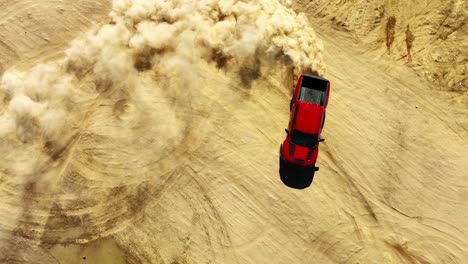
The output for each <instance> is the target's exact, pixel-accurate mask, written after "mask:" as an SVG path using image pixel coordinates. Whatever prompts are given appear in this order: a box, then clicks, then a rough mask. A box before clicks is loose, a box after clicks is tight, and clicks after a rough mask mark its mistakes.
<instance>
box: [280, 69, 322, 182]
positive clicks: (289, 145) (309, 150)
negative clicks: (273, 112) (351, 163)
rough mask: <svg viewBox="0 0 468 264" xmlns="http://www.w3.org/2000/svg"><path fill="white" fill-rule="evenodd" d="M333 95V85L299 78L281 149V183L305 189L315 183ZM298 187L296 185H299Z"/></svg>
mask: <svg viewBox="0 0 468 264" xmlns="http://www.w3.org/2000/svg"><path fill="white" fill-rule="evenodd" d="M329 94H330V82H329V81H328V80H326V79H323V78H320V77H318V76H314V75H307V74H303V75H301V76H300V77H299V79H298V81H297V84H296V86H295V89H294V93H293V96H292V98H291V105H290V118H289V125H288V129H286V133H287V136H286V139H285V140H284V142H283V144H281V147H280V176H281V180H282V181H283V182H284V183H285V184H287V185H289V186H291V185H293V184H291V182H295V183H302V185H301V184H299V186H291V187H296V188H305V187H308V186H310V184H311V183H312V180H313V177H314V174H315V171H317V170H318V167H316V166H315V163H316V161H317V156H318V152H319V142H320V141H321V140H320V134H321V132H322V129H323V126H324V123H325V114H326V108H327V105H328V98H329ZM296 185H297V184H296Z"/></svg>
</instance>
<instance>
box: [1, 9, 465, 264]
mask: <svg viewBox="0 0 468 264" xmlns="http://www.w3.org/2000/svg"><path fill="white" fill-rule="evenodd" d="M110 4H111V3H109V2H104V1H103V2H101V3H94V1H45V0H44V1H40V3H39V2H38V1H16V2H15V4H11V3H8V1H0V6H1V7H2V8H1V9H0V10H4V11H0V12H2V13H1V14H0V17H2V18H1V19H0V44H1V45H0V54H1V57H0V63H1V67H2V68H3V70H4V71H6V70H8V69H10V68H11V67H15V68H19V69H22V70H26V71H28V69H29V68H30V67H32V66H33V65H36V64H37V63H38V62H48V61H51V60H54V59H58V58H61V57H62V56H63V52H64V50H65V49H66V48H67V43H68V42H69V41H70V40H72V39H73V38H74V37H76V36H78V35H79V34H81V33H83V32H85V31H86V30H88V28H89V27H90V26H91V24H92V23H93V22H96V23H108V21H109V19H108V18H107V17H106V14H107V13H109V11H110V9H111V7H110ZM309 19H310V23H311V25H312V26H313V28H314V29H315V31H316V32H317V34H318V36H319V37H320V38H321V39H322V40H323V45H324V57H323V60H324V62H325V64H326V66H327V72H326V74H325V77H327V78H329V79H330V81H331V84H332V90H331V93H332V94H331V99H330V105H329V108H328V114H327V121H326V122H327V123H326V125H325V129H324V136H325V138H326V141H325V142H324V143H323V144H322V145H321V149H320V151H321V153H320V155H319V159H318V165H319V166H320V171H319V173H317V174H316V177H315V179H314V183H313V184H312V186H311V187H310V188H308V189H306V190H294V189H290V188H287V187H286V186H284V185H283V184H282V183H281V181H280V180H279V175H278V148H279V144H280V142H281V140H282V139H283V137H284V128H285V127H286V126H287V122H288V118H289V113H288V107H289V99H290V98H289V96H290V92H291V91H290V83H289V81H290V80H289V78H290V77H289V76H290V73H289V71H288V68H287V67H285V66H284V65H283V64H281V63H279V62H278V63H272V64H270V65H264V64H262V68H261V71H260V73H258V76H256V77H255V78H248V80H247V82H251V83H248V84H247V85H246V83H245V82H246V80H245V79H243V78H239V73H238V72H237V71H231V70H230V69H232V68H230V67H229V66H228V67H226V68H222V69H219V68H217V67H215V66H214V65H212V64H209V63H201V64H200V65H198V64H197V67H194V68H193V69H192V72H191V73H190V74H191V75H190V77H191V79H190V81H191V82H194V83H196V85H195V86H193V85H192V86H191V85H190V84H188V83H186V82H184V81H181V82H179V81H178V80H179V79H181V77H180V76H177V75H171V74H170V73H165V72H152V71H142V72H138V73H136V74H138V76H139V78H141V80H142V81H141V85H137V86H135V87H133V89H132V90H131V91H129V92H127V93H130V94H131V96H128V94H127V93H125V94H127V95H126V96H125V97H122V96H121V95H120V93H121V92H115V91H113V90H112V89H111V88H109V89H103V90H99V86H98V85H96V87H94V86H93V85H94V84H93V76H90V74H89V73H87V74H85V77H83V78H82V79H81V80H80V82H79V86H78V87H80V89H81V90H80V92H79V94H85V95H83V96H82V97H80V98H81V100H80V108H78V109H75V110H74V111H75V112H76V114H75V113H73V116H75V115H76V116H77V118H78V117H79V122H75V123H73V122H72V124H73V126H71V127H70V129H69V130H70V131H71V132H67V133H65V134H67V135H68V133H69V134H71V135H72V136H70V141H69V142H68V143H67V145H66V146H67V147H66V148H65V149H59V150H55V149H54V147H53V146H52V147H50V146H49V145H48V144H47V143H45V148H46V149H50V151H51V152H52V154H51V157H52V160H51V161H47V162H44V163H43V164H45V165H44V166H37V167H33V168H40V169H41V170H34V171H33V172H31V173H30V174H31V175H32V176H30V177H29V176H28V177H29V178H26V179H23V178H21V177H19V176H18V175H15V173H14V172H12V171H11V169H10V167H9V166H8V163H15V162H16V163H17V164H19V165H17V166H21V164H23V163H21V162H23V161H24V162H27V161H29V160H33V159H34V157H31V156H27V155H26V154H24V155H23V154H22V155H23V156H20V155H19V154H18V153H23V152H21V151H20V150H24V153H27V152H28V151H31V152H30V153H34V150H35V149H34V148H33V145H34V144H36V141H34V140H33V141H28V138H27V137H26V138H25V139H24V140H23V142H19V143H18V142H16V141H15V140H16V139H15V140H13V139H11V140H10V137H13V138H16V136H17V135H18V134H16V135H15V134H13V135H9V134H6V135H7V136H4V137H3V138H2V141H0V150H2V151H3V152H4V153H6V154H5V156H4V158H3V160H4V161H5V162H3V163H0V164H2V166H1V167H0V200H1V202H0V248H1V250H0V252H2V253H1V254H0V261H1V262H3V263H465V262H467V261H468V238H467V237H468V236H467V233H468V224H467V221H466V216H467V213H468V210H467V208H468V206H467V203H468V202H467V201H468V184H467V183H466V179H467V171H468V158H467V155H466V154H467V153H468V143H467V139H468V131H467V130H468V115H467V114H468V108H467V106H466V104H464V103H463V102H461V101H460V100H457V99H456V98H455V99H454V95H453V94H452V93H449V92H443V91H439V89H436V88H435V87H434V84H431V83H429V82H428V81H427V80H426V79H425V78H423V77H420V76H418V75H417V74H416V73H415V72H414V71H413V70H411V69H410V68H408V67H407V66H404V65H397V64H395V63H393V62H392V61H391V60H387V59H385V58H382V57H381V56H379V52H378V51H370V50H369V49H368V47H367V46H366V45H365V44H363V43H361V42H358V41H356V40H355V39H354V38H353V37H350V35H349V33H348V32H344V31H339V30H336V28H335V27H334V26H333V25H332V24H328V23H325V22H323V21H322V20H317V19H316V18H314V17H313V16H312V13H310V17H309ZM57 21H60V23H57ZM23 31H24V32H25V33H24V34H23V33H22V32H23ZM241 69H242V68H241ZM240 72H241V73H244V74H247V73H250V71H248V69H247V72H245V71H244V72H242V71H240ZM247 75H249V74H247ZM93 87H94V88H95V89H96V90H98V93H97V92H94V90H93V89H94V88H93ZM187 87H190V88H191V89H186V88H187ZM456 96H461V95H459V94H457V95H456ZM4 98H6V97H4ZM122 98H125V99H122ZM7 102H8V101H7V100H6V99H5V100H4V103H2V105H1V107H0V114H2V115H5V113H7V107H8V106H7ZM136 102H138V104H137V103H136ZM0 132H1V131H0ZM64 137H65V136H64ZM12 142H13V143H12ZM31 142H32V143H31ZM15 144H16V145H15ZM38 144H39V143H38ZM20 161H21V162H20ZM38 162H40V160H39V161H38ZM41 164H42V163H41ZM18 171H21V170H18Z"/></svg>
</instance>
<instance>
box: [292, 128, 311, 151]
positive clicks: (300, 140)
mask: <svg viewBox="0 0 468 264" xmlns="http://www.w3.org/2000/svg"><path fill="white" fill-rule="evenodd" d="M291 141H292V142H293V143H294V144H296V145H300V146H303V147H308V148H314V147H315V146H316V145H317V142H318V138H317V135H316V134H307V133H302V132H301V131H299V130H295V131H294V132H293V134H292V136H291Z"/></svg>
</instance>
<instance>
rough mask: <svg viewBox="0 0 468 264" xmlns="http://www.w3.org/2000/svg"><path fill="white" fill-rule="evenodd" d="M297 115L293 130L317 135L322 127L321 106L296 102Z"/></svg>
mask: <svg viewBox="0 0 468 264" xmlns="http://www.w3.org/2000/svg"><path fill="white" fill-rule="evenodd" d="M295 105H296V107H298V109H297V114H296V120H295V122H294V129H297V130H299V131H301V132H304V133H308V134H319V132H320V128H321V125H322V115H323V111H324V109H323V106H321V105H317V104H311V103H309V102H303V101H297V102H296V104H295Z"/></svg>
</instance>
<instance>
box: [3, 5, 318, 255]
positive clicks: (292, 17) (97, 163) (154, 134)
mask: <svg viewBox="0 0 468 264" xmlns="http://www.w3.org/2000/svg"><path fill="white" fill-rule="evenodd" d="M289 4H290V1H278V0H274V1H267V0H257V1H247V2H246V1H234V0H224V1H218V0H204V1H189V0H175V1H163V0H135V1H130V0H114V1H113V7H112V12H111V13H110V21H109V22H108V23H105V24H101V25H100V26H95V27H94V28H92V29H91V30H89V31H88V32H87V33H85V34H83V35H82V36H80V37H79V38H77V39H75V40H74V41H72V43H71V44H70V47H69V48H68V49H67V50H66V52H65V57H64V58H63V59H61V60H58V61H55V62H52V63H49V64H41V65H37V66H35V67H34V68H32V69H30V70H29V71H25V72H23V71H19V70H16V69H10V70H7V71H6V72H5V73H4V75H3V78H2V80H1V84H0V100H1V101H2V102H3V103H2V104H0V124H1V126H0V150H1V152H2V159H1V160H0V178H1V180H2V181H3V182H6V183H7V184H6V186H8V188H10V192H11V193H14V194H16V195H19V196H22V197H24V199H22V200H21V201H19V200H18V199H16V198H15V197H14V196H13V197H12V198H11V201H8V202H9V203H11V204H12V207H15V208H16V209H17V211H18V214H16V216H14V217H13V216H9V217H6V214H7V212H0V217H1V218H4V219H6V220H5V221H2V223H1V224H0V229H1V230H11V231H13V232H14V233H15V234H20V235H21V236H22V237H28V238H34V239H41V240H42V242H44V241H46V243H55V242H57V241H61V242H70V241H71V242H80V243H81V242H86V241H88V240H90V239H96V238H97V237H99V236H101V235H105V234H106V232H107V233H110V232H115V231H116V229H115V228H116V227H115V223H116V222H117V221H121V220H122V219H128V217H129V215H132V216H134V215H135V214H136V212H135V211H132V210H133V208H134V207H135V204H137V205H141V204H144V200H145V195H144V194H141V193H146V192H147V193H148V194H146V195H151V194H152V193H153V192H154V190H152V191H148V190H147V188H149V187H148V186H147V185H143V184H142V183H141V182H142V181H147V182H158V181H161V182H162V181H163V180H164V179H165V178H164V177H167V176H164V175H166V174H167V173H168V172H170V171H171V169H173V168H172V167H171V166H170V165H169V164H171V163H169V162H167V163H164V162H163V161H161V159H162V157H164V156H165V155H167V154H168V153H174V154H173V157H172V159H176V158H178V157H179V158H180V156H177V155H180V153H182V152H186V151H187V147H184V148H182V147H180V146H187V142H189V141H190V142H193V141H196V140H197V138H196V136H193V135H192V136H190V135H191V134H190V131H191V126H192V123H191V122H193V121H192V120H193V114H192V113H191V111H192V107H195V106H196V105H195V106H193V105H187V104H184V103H183V100H184V98H185V97H186V95H187V92H188V93H193V94H202V93H203V92H204V91H203V89H204V81H205V80H206V78H205V79H204V78H201V77H200V72H203V71H204V70H205V69H207V68H213V69H216V68H218V69H223V70H224V71H219V74H226V72H236V73H237V75H238V78H239V80H240V82H239V83H240V84H243V85H245V86H250V85H251V83H252V82H254V81H255V79H258V78H260V77H261V76H262V65H265V64H270V63H271V62H273V61H276V60H277V58H280V57H282V58H287V59H286V60H284V62H285V63H286V64H287V65H285V66H287V67H289V68H290V69H292V71H293V72H294V74H296V75H297V74H299V73H300V72H303V71H312V72H316V73H318V74H324V65H323V62H322V44H321V42H320V41H319V40H318V39H317V38H316V36H315V33H314V31H313V29H312V28H310V27H309V26H308V22H307V20H306V18H305V17H304V16H303V15H297V14H296V13H295V12H294V11H292V10H291V9H289V8H288V7H287V5H289ZM246 75H248V76H247V77H246ZM239 89H241V87H239ZM209 103H210V102H209V101H208V99H206V100H201V101H197V102H196V103H194V104H198V106H203V104H209ZM176 108H177V109H179V110H178V111H176V110H174V109H176ZM168 142H169V143H168ZM154 171H157V172H158V173H159V174H158V175H160V176H158V177H156V176H154V174H152V172H154ZM69 182H73V183H77V182H78V183H79V184H76V186H75V185H69V184H65V183H69ZM88 184H89V185H91V186H92V188H87V187H86V186H87V185H88ZM61 185H65V186H68V187H67V188H68V189H67V188H65V187H63V186H62V187H60V188H57V186H61ZM26 186H29V187H28V188H26ZM153 187H154V186H153ZM64 188H65V191H63V189H64ZM98 194H99V195H98ZM109 196H112V197H120V198H121V199H124V200H125V201H126V202H123V203H120V204H119V205H114V204H108V203H104V204H102V205H99V204H98V203H99V202H98V201H102V200H106V197H109ZM78 197H79V199H80V202H81V203H82V204H80V205H79V206H78V205H77V203H78V201H77V199H78ZM128 197H130V198H128ZM99 206H101V207H103V208H101V207H99ZM115 206H117V207H118V208H120V209H121V211H122V213H121V214H116V216H114V218H113V219H112V220H109V221H106V223H101V222H96V224H95V225H94V226H93V225H91V227H89V228H90V229H88V230H82V232H78V233H77V234H73V235H70V236H69V237H67V238H62V236H63V234H60V233H58V232H57V233H54V232H53V231H52V230H51V228H53V225H50V224H49V222H50V221H52V220H53V221H52V222H53V223H55V224H56V223H57V222H60V221H65V220H63V218H64V217H65V218H66V217H69V216H64V215H63V214H64V213H63V212H65V211H66V210H65V209H76V208H80V210H81V211H80V212H83V214H85V213H86V214H87V218H85V219H87V220H83V218H81V217H82V216H80V219H81V220H79V221H90V222H93V221H94V220H95V219H99V220H100V218H99V217H100V216H102V215H104V214H105V212H106V208H107V207H115ZM51 208H53V212H55V216H52V217H51V218H52V220H51V219H50V217H49V218H48V217H47V214H48V212H49V211H50V210H52V209H51ZM83 208H88V209H83ZM98 209H99V210H98ZM131 209H132V210H131ZM77 210H78V209H77ZM127 211H128V212H127ZM41 212H44V213H41ZM128 214H129V215H128ZM89 215H91V216H89ZM54 217H55V218H54ZM54 221H55V222H54ZM67 221H70V220H69V219H68V220H67ZM77 221H78V220H77ZM79 221H78V222H79ZM96 221H98V220H96ZM19 222H21V224H20V223H19ZM67 223H68V222H67ZM93 228H94V229H93ZM119 228H121V227H119ZM103 230H104V232H103ZM96 234H98V235H96ZM99 234H101V235H99ZM1 246H4V245H0V247H1ZM7 246H9V247H12V245H7Z"/></svg>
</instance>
